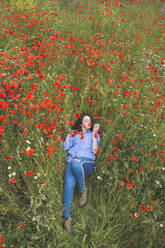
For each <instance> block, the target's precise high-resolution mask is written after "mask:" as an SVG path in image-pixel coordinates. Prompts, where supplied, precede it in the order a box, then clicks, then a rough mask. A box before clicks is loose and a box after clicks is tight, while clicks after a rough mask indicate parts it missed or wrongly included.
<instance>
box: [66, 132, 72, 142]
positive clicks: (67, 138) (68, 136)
mask: <svg viewBox="0 0 165 248" xmlns="http://www.w3.org/2000/svg"><path fill="white" fill-rule="evenodd" d="M70 136H71V134H68V135H67V137H66V139H65V142H66V141H68V140H69V138H70Z"/></svg>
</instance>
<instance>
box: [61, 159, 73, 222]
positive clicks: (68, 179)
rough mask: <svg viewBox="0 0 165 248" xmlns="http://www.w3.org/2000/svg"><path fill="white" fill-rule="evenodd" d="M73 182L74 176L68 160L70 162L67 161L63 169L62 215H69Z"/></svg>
mask: <svg viewBox="0 0 165 248" xmlns="http://www.w3.org/2000/svg"><path fill="white" fill-rule="evenodd" d="M75 184H76V178H75V176H74V174H73V172H72V168H71V162H70V163H67V166H66V170H65V183H64V207H65V209H64V217H67V216H70V207H71V201H72V194H73V190H74V186H75Z"/></svg>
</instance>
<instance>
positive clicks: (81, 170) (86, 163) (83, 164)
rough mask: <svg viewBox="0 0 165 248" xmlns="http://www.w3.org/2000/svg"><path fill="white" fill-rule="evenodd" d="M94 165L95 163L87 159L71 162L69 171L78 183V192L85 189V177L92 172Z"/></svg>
mask: <svg viewBox="0 0 165 248" xmlns="http://www.w3.org/2000/svg"><path fill="white" fill-rule="evenodd" d="M95 164H96V162H95V161H93V160H92V159H88V158H84V159H79V160H72V164H71V169H72V171H73V174H74V175H75V177H76V179H77V181H78V184H79V190H80V191H83V190H84V189H85V176H86V175H89V174H91V173H92V172H93V170H94V166H95Z"/></svg>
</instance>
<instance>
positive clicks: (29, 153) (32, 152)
mask: <svg viewBox="0 0 165 248" xmlns="http://www.w3.org/2000/svg"><path fill="white" fill-rule="evenodd" d="M26 152H27V154H28V155H29V156H32V155H33V154H34V152H35V150H34V149H29V150H27V151H26Z"/></svg>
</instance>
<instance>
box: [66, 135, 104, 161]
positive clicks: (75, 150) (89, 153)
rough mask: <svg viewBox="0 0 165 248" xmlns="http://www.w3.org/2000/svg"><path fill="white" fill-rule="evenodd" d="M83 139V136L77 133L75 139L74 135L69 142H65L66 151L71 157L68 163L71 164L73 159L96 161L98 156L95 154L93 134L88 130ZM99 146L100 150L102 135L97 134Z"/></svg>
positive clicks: (68, 158)
mask: <svg viewBox="0 0 165 248" xmlns="http://www.w3.org/2000/svg"><path fill="white" fill-rule="evenodd" d="M83 137H84V138H83V139H80V138H81V135H80V134H79V133H77V134H76V135H75V136H74V137H72V135H71V136H70V137H69V140H68V141H63V142H62V143H63V147H64V150H67V152H68V153H69V156H68V157H67V158H66V161H67V162H70V161H71V160H72V159H73V158H81V157H86V158H91V159H93V160H95V159H96V155H95V154H94V153H93V149H92V147H93V132H92V131H91V130H87V131H86V132H85V133H84V134H83ZM97 144H98V147H99V149H100V135H99V134H98V133H97Z"/></svg>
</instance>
